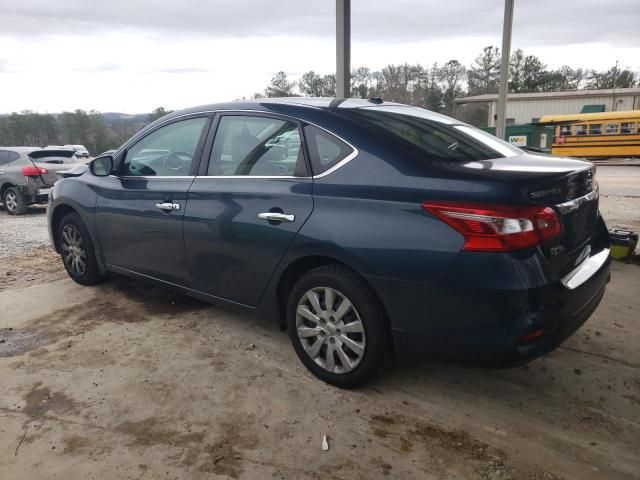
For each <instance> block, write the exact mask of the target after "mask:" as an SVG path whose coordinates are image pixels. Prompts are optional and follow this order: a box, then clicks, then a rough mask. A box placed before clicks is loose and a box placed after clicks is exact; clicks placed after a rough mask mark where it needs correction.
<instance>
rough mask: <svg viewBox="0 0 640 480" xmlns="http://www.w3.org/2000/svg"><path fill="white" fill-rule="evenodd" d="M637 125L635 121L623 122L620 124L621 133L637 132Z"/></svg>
mask: <svg viewBox="0 0 640 480" xmlns="http://www.w3.org/2000/svg"><path fill="white" fill-rule="evenodd" d="M635 130H636V129H635V125H634V123H633V122H623V123H622V124H621V125H620V133H635Z"/></svg>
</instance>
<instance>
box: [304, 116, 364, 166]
mask: <svg viewBox="0 0 640 480" xmlns="http://www.w3.org/2000/svg"><path fill="white" fill-rule="evenodd" d="M304 136H305V138H306V140H307V146H308V147H309V157H310V159H311V169H312V170H313V174H314V175H320V174H322V173H324V172H326V171H327V170H329V169H330V168H332V167H334V166H335V165H337V164H338V163H340V162H341V161H342V160H344V159H345V158H346V157H348V156H349V155H350V154H351V153H352V152H353V149H352V148H351V147H350V146H349V145H347V144H346V143H344V142H343V141H342V140H340V139H339V138H336V137H335V136H333V135H331V134H330V133H327V132H325V131H324V130H322V129H320V128H318V127H315V126H313V125H306V126H305V127H304Z"/></svg>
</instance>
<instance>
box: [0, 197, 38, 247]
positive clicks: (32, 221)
mask: <svg viewBox="0 0 640 480" xmlns="http://www.w3.org/2000/svg"><path fill="white" fill-rule="evenodd" d="M46 225H47V216H46V209H45V207H44V206H40V205H37V206H35V205H34V206H31V207H29V212H28V213H27V214H26V215H18V216H13V217H12V216H10V215H8V214H7V213H6V212H5V210H4V207H0V257H9V256H14V255H18V254H20V253H22V252H25V251H28V250H34V249H37V248H41V247H46V246H47V245H49V234H48V233H47V227H46Z"/></svg>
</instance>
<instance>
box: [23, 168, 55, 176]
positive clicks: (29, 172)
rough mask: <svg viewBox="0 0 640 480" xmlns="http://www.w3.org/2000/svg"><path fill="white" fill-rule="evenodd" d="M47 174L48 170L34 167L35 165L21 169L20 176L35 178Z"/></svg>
mask: <svg viewBox="0 0 640 480" xmlns="http://www.w3.org/2000/svg"><path fill="white" fill-rule="evenodd" d="M47 173H49V170H47V169H46V168H44V167H36V166H35V165H27V166H26V167H22V175H24V176H25V177H37V176H38V175H45V174H47Z"/></svg>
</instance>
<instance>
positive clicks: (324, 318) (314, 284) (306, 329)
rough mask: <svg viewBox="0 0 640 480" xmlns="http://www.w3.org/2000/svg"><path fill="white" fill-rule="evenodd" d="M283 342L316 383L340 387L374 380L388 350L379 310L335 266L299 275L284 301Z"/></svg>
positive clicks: (352, 277)
mask: <svg viewBox="0 0 640 480" xmlns="http://www.w3.org/2000/svg"><path fill="white" fill-rule="evenodd" d="M287 328H288V331H289V339H290V340H291V343H292V345H293V348H294V350H295V351H296V353H297V354H298V357H299V358H300V360H301V361H302V363H303V364H304V365H305V366H306V367H307V368H308V369H309V371H310V372H311V373H313V374H314V375H315V376H316V377H318V378H319V379H320V380H323V381H325V382H327V383H329V384H331V385H335V386H337V387H341V388H353V387H357V386H360V385H363V384H365V383H367V382H368V381H370V380H371V379H372V378H374V377H375V376H376V374H377V373H378V371H379V370H380V367H381V366H382V364H383V363H384V360H385V358H386V356H387V353H388V352H389V340H390V337H389V327H388V324H387V321H386V315H385V313H384V309H383V308H382V305H381V304H380V302H379V300H378V298H377V297H376V295H375V293H374V292H373V290H372V289H371V287H370V286H369V285H367V283H366V282H365V281H364V280H363V279H362V278H361V277H360V276H359V275H357V274H356V273H355V272H353V271H351V270H349V269H347V268H345V267H343V266H341V265H337V264H330V265H324V266H321V267H318V268H314V269H313V270H310V271H309V272H307V273H306V274H304V275H303V276H302V277H301V278H300V279H299V280H298V281H297V282H296V284H295V285H294V287H293V289H292V291H291V293H290V294H289V298H288V301H287Z"/></svg>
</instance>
